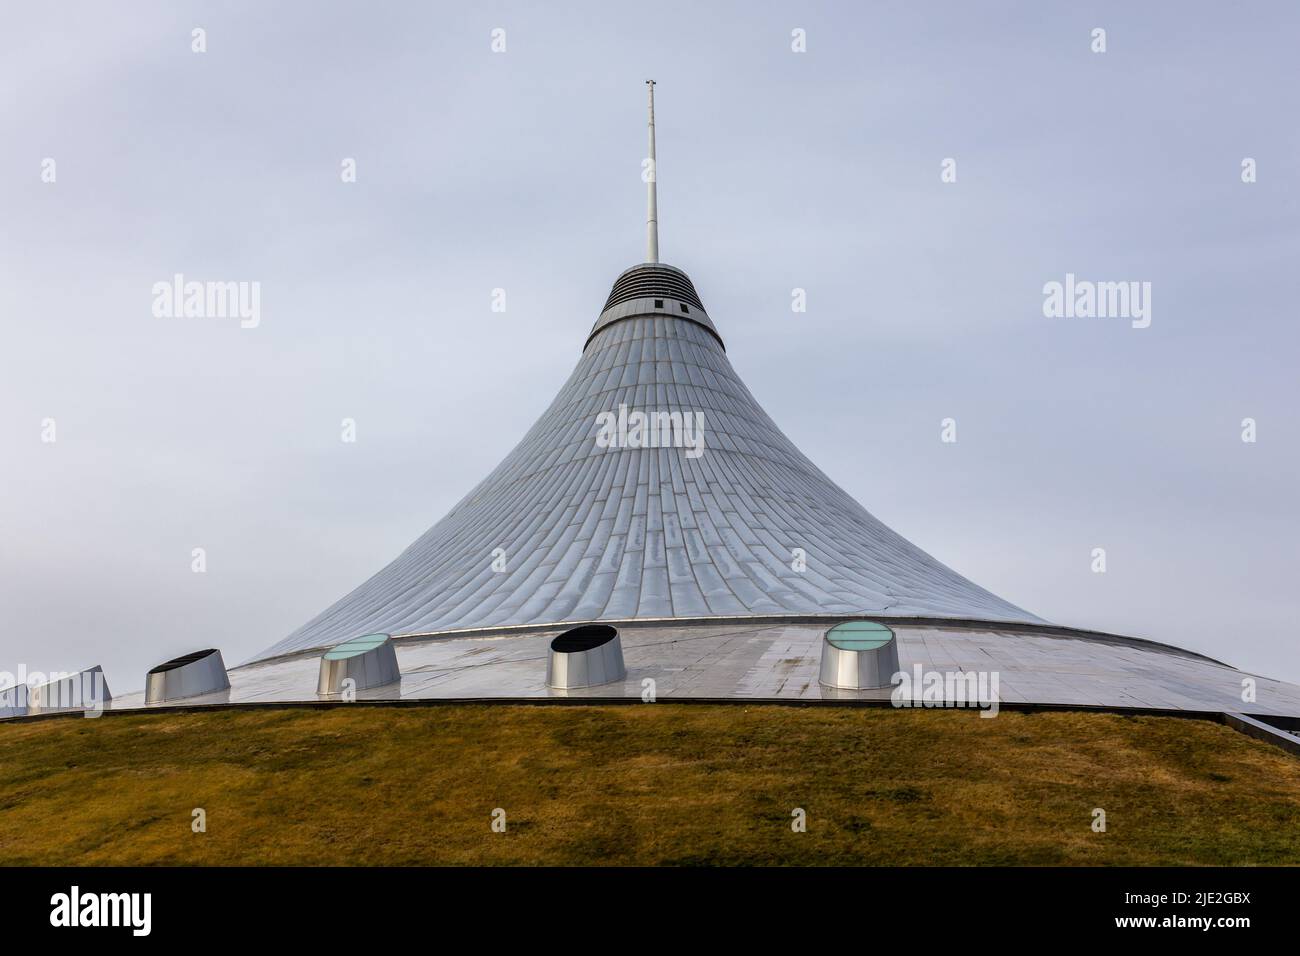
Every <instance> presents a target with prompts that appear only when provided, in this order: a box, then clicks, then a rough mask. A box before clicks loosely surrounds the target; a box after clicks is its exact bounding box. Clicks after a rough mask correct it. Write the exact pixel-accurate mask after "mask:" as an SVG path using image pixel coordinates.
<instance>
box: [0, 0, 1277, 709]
mask: <svg viewBox="0 0 1300 956" xmlns="http://www.w3.org/2000/svg"><path fill="white" fill-rule="evenodd" d="M0 16H2V21H0V23H2V26H3V29H0V102H2V104H3V105H2V106H0V147H2V148H0V317H2V319H3V323H4V327H3V339H2V340H0V341H2V343H3V344H2V345H0V455H2V456H3V457H2V458H0V465H2V472H0V473H2V475H3V477H2V478H0V482H2V484H0V670H8V671H14V670H16V669H17V668H18V666H19V665H20V664H25V665H26V667H27V668H29V669H42V670H49V669H54V668H58V669H73V668H80V667H85V666H90V665H92V664H96V663H99V664H102V665H104V667H105V670H106V671H107V676H108V682H109V686H110V687H111V688H112V689H113V690H114V691H115V692H117V693H123V692H126V691H129V690H134V689H138V688H140V687H141V686H143V679H144V672H145V670H147V669H148V667H150V666H151V665H153V664H155V663H158V662H159V661H162V660H164V659H166V658H168V657H171V656H174V655H176V654H179V653H183V652H185V651H189V650H193V649H196V648H200V647H207V646H218V647H220V648H222V650H223V652H224V654H225V657H226V660H227V662H228V663H231V664H234V663H235V662H238V661H241V660H244V659H246V658H247V657H249V656H251V655H252V654H254V653H256V652H258V651H260V650H262V649H263V648H265V647H267V646H269V645H271V644H272V643H274V642H275V641H277V640H279V639H280V638H282V637H283V636H285V635H286V634H287V633H289V632H290V631H291V630H293V629H294V628H296V627H297V626H298V625H300V624H301V623H303V622H304V621H306V620H307V619H309V618H311V617H312V616H314V615H315V614H316V613H317V612H318V611H320V610H321V609H323V608H324V607H326V606H327V605H329V604H330V603H332V602H333V601H334V600H335V599H336V598H338V597H340V596H341V595H342V594H344V593H345V592H347V591H349V590H350V589H351V588H353V587H354V586H355V585H357V584H358V583H360V582H361V581H362V580H364V579H365V578H367V577H369V576H370V575H371V574H372V573H373V572H375V571H377V570H378V569H379V568H380V567H382V566H383V565H384V564H386V563H387V562H388V561H389V560H390V559H391V558H392V557H394V556H395V555H396V554H397V553H398V552H399V551H400V550H401V549H403V548H404V547H405V546H406V545H407V544H408V543H410V542H411V541H412V540H413V539H415V538H416V537H417V536H418V535H419V534H420V533H421V532H423V531H424V530H425V529H426V528H427V527H429V526H430V525H431V524H433V523H434V522H435V521H436V520H437V519H438V518H440V517H441V516H442V515H443V514H444V513H445V512H446V511H447V510H448V509H449V508H450V507H451V506H452V505H453V504H454V503H455V502H456V501H458V500H459V499H460V498H461V496H462V495H464V493H465V492H466V491H468V490H469V488H470V487H471V486H472V485H474V484H475V483H476V482H477V481H478V480H479V479H481V478H482V477H483V476H485V475H486V474H487V472H488V471H489V470H490V469H491V468H492V467H493V466H494V465H495V464H496V463H497V462H498V461H499V460H500V459H501V458H502V457H503V456H504V455H505V454H506V453H507V452H508V451H509V450H510V449H511V448H512V447H513V446H514V444H515V443H516V442H517V441H518V439H519V438H520V437H522V435H523V433H524V432H525V431H526V429H527V428H528V426H529V425H531V424H532V422H533V421H534V420H535V419H536V418H537V416H538V415H540V414H541V412H542V411H543V410H544V408H545V407H546V406H547V404H548V403H549V402H550V400H551V398H552V396H553V395H554V393H555V391H556V390H557V388H558V387H559V386H560V384H561V383H562V382H563V381H564V380H565V378H566V377H567V376H568V374H569V372H570V370H571V368H572V366H573V365H574V363H575V362H576V361H577V359H578V356H579V353H580V350H581V347H582V343H583V341H584V339H585V336H586V334H587V332H588V330H589V328H590V326H591V323H592V322H593V321H594V319H595V317H596V315H597V314H598V312H599V310H600V307H601V305H602V303H603V302H604V298H605V296H606V294H607V293H608V290H609V285H610V283H611V282H612V281H613V279H614V277H615V276H616V275H617V274H618V272H619V271H621V270H622V269H624V268H626V267H627V266H629V265H632V264H633V263H636V262H638V261H640V260H641V258H642V255H643V225H642V221H643V217H644V202H645V200H644V192H643V189H642V186H641V182H640V178H639V177H640V161H641V158H642V156H643V155H644V150H645V144H644V123H645V117H644V112H643V110H644V97H645V91H644V85H643V81H644V80H645V79H646V78H647V77H654V78H655V79H656V80H658V82H659V86H658V89H657V99H656V106H657V117H656V118H657V123H658V139H659V209H660V220H661V239H660V249H661V255H662V258H663V260H664V261H666V262H669V263H672V264H674V265H677V266H679V267H682V268H684V269H686V270H687V271H688V272H689V273H690V274H691V276H692V277H693V279H694V280H695V284H696V286H697V288H698V289H699V292H700V294H701V296H702V297H703V300H704V303H705V305H706V306H707V308H708V310H709V313H710V315H711V316H712V317H713V318H714V321H715V322H716V323H717V325H718V327H719V329H720V331H721V333H722V335H723V337H724V338H725V340H726V342H727V349H728V355H729V357H730V359H731V361H732V363H733V365H734V366H735V367H736V369H737V371H738V372H739V373H740V375H741V376H742V377H743V378H744V379H745V381H746V382H747V383H748V385H749V387H750V389H751V391H752V392H753V393H754V394H755V396H756V397H757V399H758V400H759V401H760V402H761V403H762V404H763V405H764V406H765V407H766V409H767V411H768V412H769V413H770V414H771V415H772V416H773V418H774V419H775V420H776V422H777V424H778V425H779V426H781V428H782V429H783V430H784V431H785V433H786V434H787V435H788V436H789V437H790V438H791V439H792V440H793V441H794V442H795V443H796V444H798V445H799V446H800V447H801V448H802V449H803V451H804V452H805V453H807V454H808V455H809V457H810V458H812V460H813V461H815V462H817V463H818V464H819V465H820V466H821V468H822V469H823V470H824V471H826V472H827V474H829V475H830V476H831V477H832V478H833V479H834V480H835V481H836V482H838V483H839V484H840V485H841V486H843V487H844V488H845V489H846V490H847V491H848V492H849V493H850V494H852V495H854V496H855V497H856V498H857V499H858V500H859V501H861V502H862V503H863V504H864V505H865V506H866V507H867V509H868V510H870V511H871V512H873V513H874V514H875V515H876V516H877V517H879V518H880V519H881V520H883V521H885V522H886V523H887V524H889V525H890V526H892V527H893V528H894V529H896V530H897V531H899V532H900V533H901V534H903V535H904V536H905V537H907V538H909V539H911V540H912V541H914V542H915V543H917V544H918V545H920V546H921V547H922V548H924V549H926V550H927V551H929V552H930V553H932V554H934V555H935V556H936V557H937V558H939V559H940V560H941V561H944V562H945V563H947V564H949V565H950V566H952V567H954V568H955V569H956V570H958V571H960V572H961V573H963V574H964V575H966V576H967V577H969V578H971V579H972V580H974V581H976V582H977V583H979V584H981V585H983V586H984V587H986V588H988V589H990V590H992V591H993V592H995V593H997V594H999V595H1001V596H1003V597H1005V598H1007V599H1008V600H1010V601H1012V602H1014V603H1016V604H1018V605H1020V606H1021V607H1024V608H1026V609H1028V610H1030V611H1033V612H1035V613H1037V614H1039V615H1041V616H1042V617H1045V618H1047V619H1049V620H1051V621H1054V622H1057V623H1061V624H1069V625H1076V626H1083V627H1089V628H1095V629H1100V630H1108V631H1115V632H1120V633H1125V634H1132V635H1136V636H1141V637H1147V638H1153V639H1155V640H1160V641H1166V642H1170V643H1174V644H1178V645H1181V646H1184V647H1188V648H1191V649H1194V650H1197V651H1201V652H1203V653H1207V654H1209V655H1211V656H1213V657H1216V658H1219V659H1221V660H1225V661H1227V662H1229V663H1231V664H1234V665H1236V666H1239V667H1242V668H1243V669H1246V670H1250V671H1254V672H1259V673H1264V674H1266V675H1269V676H1273V677H1280V678H1284V679H1288V680H1291V681H1300V654H1298V653H1297V639H1296V631H1297V622H1298V621H1300V585H1298V584H1297V580H1296V579H1297V571H1298V570H1300V561H1298V560H1297V558H1298V557H1300V555H1298V553H1297V552H1298V551H1300V505H1298V504H1297V472H1298V470H1300V452H1298V451H1297V449H1298V447H1300V444H1298V443H1300V423H1298V422H1297V401H1296V398H1297V379H1298V376H1297V369H1296V366H1297V347H1298V346H1300V332H1297V316H1296V303H1297V301H1300V270H1298V269H1297V263H1298V262H1300V204H1298V203H1297V199H1298V197H1300V186H1298V185H1297V182H1298V176H1300V126H1298V125H1297V123H1296V118H1297V117H1298V116H1300V83H1297V82H1296V72H1295V49H1296V47H1297V42H1298V40H1300V37H1298V32H1300V31H1298V29H1297V28H1298V27H1300V15H1298V14H1297V12H1296V7H1295V5H1294V4H1291V3H1282V2H1278V3H1272V4H1269V3H1258V4H1252V3H1244V4H1231V5H1229V4H1223V3H1213V4H1209V3H1207V4H1203V5H1202V4H1194V3H1172V2H1171V3H1143V4H1132V3H1116V4H1105V3H1069V4H1067V3H1059V4H1045V3H1042V2H1025V3H1016V4H996V3H981V4H972V3H958V2H948V3H917V2H907V3H891V4H848V3H844V4H821V5H814V6H812V7H806V6H805V5H802V4H800V5H796V4H773V3H754V2H744V3H732V4H723V3H710V4H702V3H698V2H695V3H672V2H660V3H656V4H653V5H648V4H644V3H636V4H632V3H627V4H614V3H610V2H608V0H605V2H592V3H583V4H579V3H559V4H550V3H548V4H545V5H542V4H525V3H511V4H501V3H498V4H483V3H475V4H468V3H457V4H440V3H427V2H419V3H416V2H410V3H396V2H393V3H361V2H357V3H328V4H327V3H307V2H303V3H267V2H265V0H256V2H223V3H191V4H187V3H178V2H166V3H163V2H154V3H131V4H105V3H99V2H95V3H85V4H72V3H64V2H23V3H16V2H14V3H6V4H5V6H4V12H3V14H2V15H0ZM196 27H202V28H203V29H205V30H206V46H207V50H206V52H204V53H195V52H193V51H192V43H193V40H192V33H191V31H192V30H193V29H194V28H196ZM1097 27H1101V28H1104V29H1105V30H1106V47H1107V48H1106V52H1105V53H1094V52H1092V49H1091V46H1092V44H1093V40H1092V36H1091V34H1092V31H1093V29H1094V28H1097ZM494 28H503V29H504V30H505V31H506V32H505V39H506V52H504V53H493V52H492V50H491V48H490V45H491V33H492V31H493V29H494ZM796 28H799V29H803V30H805V31H806V37H807V52H805V53H795V52H792V50H791V42H792V41H791V31H792V30H794V29H796ZM1247 157H1249V158H1252V159H1254V160H1255V161H1256V168H1257V179H1258V181H1257V182H1254V183H1249V184H1247V183H1243V182H1242V161H1243V159H1245V158H1247ZM347 158H352V159H355V162H356V170H357V177H356V179H357V181H356V182H355V183H345V182H343V181H342V177H341V175H340V174H341V164H342V163H343V162H344V160H345V159H347ZM946 158H953V159H955V160H956V169H957V181H956V182H954V183H944V182H941V178H940V173H941V163H942V162H943V161H944V160H945V159H946ZM47 159H53V160H54V165H53V171H54V173H55V178H54V181H53V182H45V181H43V174H44V173H45V172H46V170H47V169H49V166H48V164H45V163H44V161H45V160H47ZM46 178H48V176H46ZM1067 272H1072V273H1075V274H1076V275H1078V276H1079V277H1080V278H1083V279H1092V280H1100V281H1121V280H1136V281H1140V282H1150V283H1151V284H1152V299H1151V324H1150V326H1149V327H1148V328H1144V329H1135V328H1133V327H1132V324H1131V323H1130V322H1129V321H1128V320H1127V319H1123V318H1091V319H1086V318H1054V319H1049V318H1045V317H1044V315H1043V298H1044V297H1043V292H1042V290H1043V286H1044V284H1045V283H1047V282H1051V281H1053V280H1055V281H1063V280H1064V278H1065V274H1066V273H1067ZM176 273H181V274H183V275H185V276H186V277H187V278H191V279H200V280H230V281H244V282H254V281H256V282H259V283H260V288H261V303H260V306H261V311H260V324H259V325H258V326H257V327H256V328H241V327H240V323H239V321H238V319H231V318H224V319H222V318H217V319H197V318H158V317H155V316H154V314H153V311H152V305H153V291H152V290H153V286H154V283H156V282H159V281H166V280H169V279H170V278H171V277H172V276H173V275H174V274H176ZM494 288H504V289H505V290H506V292H507V311H506V312H504V313H494V312H492V311H491V295H492V290H493V289H494ZM794 288H803V289H806V290H807V302H808V309H807V312H806V313H796V312H793V311H792V310H791V290H792V289H794ZM1248 417H1249V418H1253V419H1255V420H1256V422H1257V429H1258V431H1257V438H1258V440H1257V441H1256V442H1254V443H1247V442H1243V441H1242V438H1241V436H1242V425H1241V423H1242V420H1243V419H1244V418H1248ZM344 418H352V419H355V421H356V423H357V425H356V427H357V440H356V442H355V443H345V442H343V441H341V440H340V430H341V422H342V420H343V419H344ZM945 418H952V419H955V421H956V423H957V438H958V440H957V441H956V442H955V443H944V442H941V440H940V431H941V429H940V422H941V421H942V420H943V419H945ZM46 419H53V421H54V423H55V436H56V438H57V440H56V441H54V442H49V441H43V440H42V438H43V432H45V431H46V430H47V429H46V426H43V422H44V421H45V420H46ZM195 548H203V549H204V550H205V552H206V562H207V570H206V573H203V574H196V573H193V572H192V570H191V565H192V560H193V559H192V557H191V555H192V552H193V549H195ZM1095 548H1104V549H1105V550H1106V564H1107V570H1106V572H1105V573H1104V574H1098V573H1095V572H1094V571H1093V563H1094V562H1093V549H1095Z"/></svg>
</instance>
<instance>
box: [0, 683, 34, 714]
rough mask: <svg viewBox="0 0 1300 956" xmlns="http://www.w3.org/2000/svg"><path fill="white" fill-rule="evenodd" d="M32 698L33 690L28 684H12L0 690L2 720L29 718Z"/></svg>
mask: <svg viewBox="0 0 1300 956" xmlns="http://www.w3.org/2000/svg"><path fill="white" fill-rule="evenodd" d="M30 696H31V688H29V687H28V686H27V685H26V684H10V685H9V686H8V687H5V688H0V720H3V719H4V718H6V717H25V716H27V711H28V706H29V703H30Z"/></svg>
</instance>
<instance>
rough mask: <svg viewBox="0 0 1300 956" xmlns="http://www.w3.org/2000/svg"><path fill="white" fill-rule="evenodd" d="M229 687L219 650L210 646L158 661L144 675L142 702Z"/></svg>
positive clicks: (180, 697)
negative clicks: (156, 664)
mask: <svg viewBox="0 0 1300 956" xmlns="http://www.w3.org/2000/svg"><path fill="white" fill-rule="evenodd" d="M229 689H230V678H229V677H228V676H226V662H225V661H224V660H222V659H221V651H219V650H217V649H216V648H215V647H210V648H208V649H207V650H206V651H195V652H194V653H193V654H185V655H183V656H181V657H177V658H175V659H174V660H170V661H167V662H166V663H163V664H159V665H158V666H157V667H155V668H154V669H153V670H151V671H150V672H149V673H148V674H147V675H145V679H144V702H145V703H146V704H163V703H166V702H168V701H172V700H184V699H185V698H187V697H202V696H203V695H204V694H216V693H219V692H221V691H223V690H229Z"/></svg>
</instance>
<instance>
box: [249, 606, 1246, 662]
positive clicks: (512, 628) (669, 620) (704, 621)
mask: <svg viewBox="0 0 1300 956" xmlns="http://www.w3.org/2000/svg"><path fill="white" fill-rule="evenodd" d="M855 620H870V621H888V622H889V623H891V624H901V625H907V626H940V627H950V628H964V629H971V630H988V629H990V628H992V629H996V630H1007V631H1017V632H1020V633H1029V634H1036V635H1039V636H1042V637H1049V638H1056V637H1062V638H1075V639H1082V640H1088V641H1095V642H1097V643H1101V644H1121V645H1126V646H1130V647H1140V648H1145V649H1147V650H1154V651H1157V652H1160V653H1164V654H1174V655H1176V656H1179V657H1191V658H1194V659H1196V660H1203V661H1208V662H1210V663H1211V664H1218V665H1219V666H1221V667H1232V665H1231V664H1227V663H1225V662H1224V661H1221V660H1218V659H1216V658H1213V657H1210V656H1209V655H1208V654H1201V653H1199V652H1197V651H1189V650H1187V649H1186V648H1182V647H1177V646H1175V645H1173V644H1165V643H1163V642H1162V641H1153V640H1150V639H1149V638H1145V637H1129V636H1127V635H1124V634H1112V633H1110V632H1108V631H1093V630H1088V629H1085V628H1078V627H1065V626H1062V625H1058V624H1046V623H1043V624H1034V623H1029V622H1024V621H997V620H989V619H981V618H955V617H908V616H896V615H890V614H873V613H871V612H864V613H862V614H773V615H763V616H756V617H737V616H735V615H729V616H719V617H642V618H624V619H621V620H597V621H553V622H549V623H545V624H501V625H496V626H492V627H467V628H456V629H453V630H447V631H416V632H411V633H408V634H394V635H392V639H393V641H394V642H398V641H400V642H402V643H407V642H410V643H423V642H425V641H434V640H443V639H450V638H458V637H471V636H474V635H483V636H485V637H496V636H504V635H509V634H522V633H527V632H529V631H536V632H538V633H542V632H545V631H551V630H555V629H557V628H569V627H574V626H576V625H579V624H609V625H612V626H615V627H647V626H648V627H656V626H658V627H682V626H691V625H701V626H707V627H716V626H719V625H726V624H741V625H744V624H752V625H755V626H765V625H771V624H818V623H823V622H825V623H827V624H833V623H840V622H843V621H855ZM332 646H334V645H322V646H320V647H314V648H308V649H306V650H301V651H294V652H293V653H291V654H281V655H278V656H276V657H267V658H263V659H261V660H256V661H245V662H244V663H242V664H240V665H238V666H237V667H232V668H231V670H242V669H244V668H245V667H260V666H262V665H264V664H276V663H279V662H281V661H288V660H294V659H296V658H302V657H319V656H320V655H321V654H323V653H324V652H325V651H327V650H329V648H330V647H332ZM1232 669H1233V670H1236V668H1232Z"/></svg>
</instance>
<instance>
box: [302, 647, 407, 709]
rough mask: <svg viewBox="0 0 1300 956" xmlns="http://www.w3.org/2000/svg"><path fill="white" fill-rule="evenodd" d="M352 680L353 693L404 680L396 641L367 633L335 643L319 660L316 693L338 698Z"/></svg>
mask: <svg viewBox="0 0 1300 956" xmlns="http://www.w3.org/2000/svg"><path fill="white" fill-rule="evenodd" d="M349 679H351V680H353V681H355V684H354V685H353V688H352V689H353V690H368V689H369V688H371V687H383V686H385V685H386V684H394V683H397V682H398V681H400V680H401V679H402V671H401V668H399V667H398V666H397V652H396V651H394V650H393V639H392V638H391V637H389V636H388V635H387V634H367V635H366V636H365V637H354V638H352V639H351V640H348V641H344V642H343V643H342V644H335V645H334V646H333V647H331V648H330V649H329V650H328V651H326V652H325V654H324V656H322V657H321V659H320V680H319V681H318V682H317V684H316V693H318V694H321V695H323V696H326V697H336V696H338V695H339V694H342V693H343V691H344V687H343V682H344V681H345V680H349Z"/></svg>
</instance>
